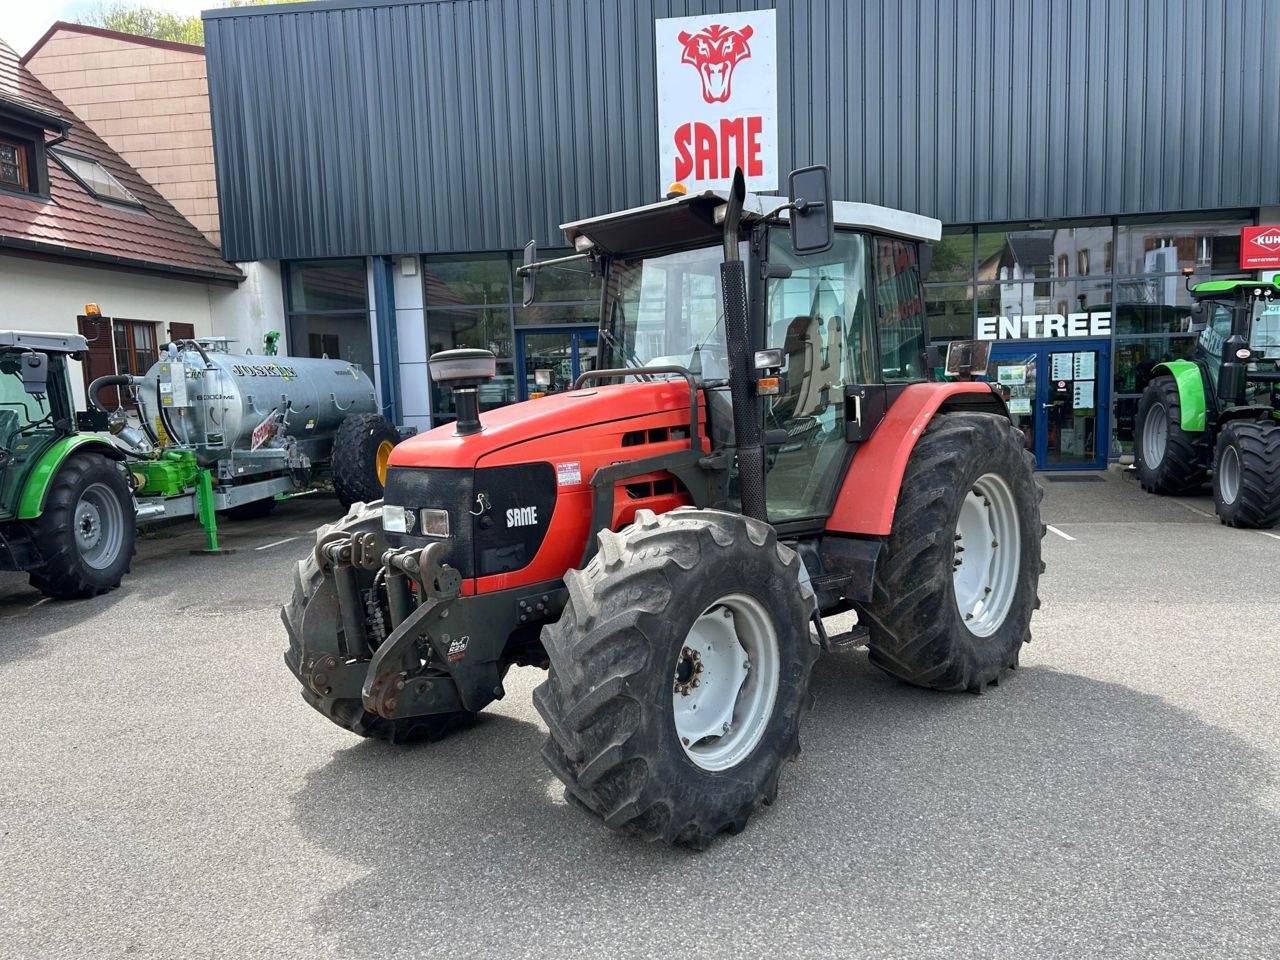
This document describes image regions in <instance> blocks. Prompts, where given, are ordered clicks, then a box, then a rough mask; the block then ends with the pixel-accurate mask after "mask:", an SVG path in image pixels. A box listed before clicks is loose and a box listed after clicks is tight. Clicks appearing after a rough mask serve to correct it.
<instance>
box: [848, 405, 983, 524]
mask: <svg viewBox="0 0 1280 960" xmlns="http://www.w3.org/2000/svg"><path fill="white" fill-rule="evenodd" d="M950 410H968V411H977V412H981V413H994V414H998V415H999V416H1002V417H1005V418H1006V419H1007V418H1008V416H1009V409H1008V407H1006V406H1005V403H1004V400H1002V399H1001V398H1000V397H999V396H998V395H997V394H996V393H994V392H992V389H991V385H990V384H989V383H985V382H981V381H966V382H957V383H913V384H911V385H910V386H908V387H907V388H906V389H904V390H903V391H902V393H901V394H899V396H898V399H897V400H895V401H894V402H893V403H892V404H891V405H890V407H889V411H888V413H886V414H885V418H884V419H883V420H882V421H880V425H879V426H878V427H876V429H875V432H873V433H872V434H871V438H870V439H869V440H867V441H866V443H864V444H862V445H861V446H860V447H859V448H858V450H857V452H856V454H855V455H854V458H853V463H851V464H850V465H849V470H848V472H847V473H846V474H845V476H844V483H843V484H842V485H841V487H840V493H839V494H838V495H837V497H836V504H835V507H834V508H833V509H832V511H831V516H830V517H829V518H828V519H827V530H828V531H830V532H833V533H854V534H861V535H863V536H887V535H888V534H889V532H890V531H891V530H892V529H893V511H894V509H895V508H896V507H897V505H898V490H899V489H900V488H901V487H902V475H903V473H905V472H906V469H907V461H908V460H909V459H911V451H912V450H914V449H915V445H916V441H917V440H919V439H920V435H921V434H922V433H924V431H925V428H926V427H927V426H929V422H930V421H931V420H932V419H933V418H934V415H935V414H938V413H946V412H948V411H950Z"/></svg>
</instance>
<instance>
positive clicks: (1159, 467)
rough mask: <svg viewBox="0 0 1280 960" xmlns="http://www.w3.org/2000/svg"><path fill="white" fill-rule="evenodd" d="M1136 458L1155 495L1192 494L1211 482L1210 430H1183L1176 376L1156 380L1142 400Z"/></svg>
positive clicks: (1146, 484) (1146, 487) (1147, 486)
mask: <svg viewBox="0 0 1280 960" xmlns="http://www.w3.org/2000/svg"><path fill="white" fill-rule="evenodd" d="M1135 426H1136V428H1137V429H1136V433H1135V436H1134V443H1133V449H1134V459H1135V461H1136V462H1137V466H1138V481H1139V483H1141V484H1142V489H1143V490H1147V491H1149V492H1151V493H1161V494H1172V495H1175V496H1176V495H1178V494H1184V493H1192V492H1194V491H1196V490H1199V489H1200V488H1201V487H1203V486H1204V484H1205V481H1206V480H1208V479H1209V464H1210V461H1211V460H1212V455H1213V446H1212V444H1211V442H1210V437H1209V433H1208V432H1207V431H1203V430H1201V431H1198V432H1196V431H1188V430H1183V429H1182V401H1181V399H1180V398H1179V396H1178V385H1177V383H1176V382H1175V381H1174V379H1173V377H1168V376H1165V377H1156V378H1155V379H1154V380H1152V381H1151V383H1149V384H1147V389H1146V390H1144V391H1143V392H1142V399H1141V400H1139V401H1138V416H1137V419H1136V421H1135Z"/></svg>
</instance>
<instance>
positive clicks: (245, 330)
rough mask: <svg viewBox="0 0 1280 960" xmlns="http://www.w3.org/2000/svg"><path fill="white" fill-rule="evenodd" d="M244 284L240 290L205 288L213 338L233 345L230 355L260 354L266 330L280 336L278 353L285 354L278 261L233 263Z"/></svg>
mask: <svg viewBox="0 0 1280 960" xmlns="http://www.w3.org/2000/svg"><path fill="white" fill-rule="evenodd" d="M236 266H237V267H239V268H240V271H241V273H243V274H244V277H245V279H244V282H243V283H241V284H240V286H238V287H236V288H234V289H232V288H231V287H214V286H211V287H209V314H210V322H211V323H212V327H213V335H214V336H215V337H230V338H231V339H233V340H235V341H236V342H235V343H234V344H232V346H231V352H232V353H246V352H253V353H262V349H263V338H264V337H265V336H266V333H267V331H268V330H278V331H279V332H280V341H279V351H280V353H281V354H287V353H288V352H289V337H288V333H289V331H288V330H286V329H285V322H286V321H285V315H284V287H283V284H282V281H281V278H280V273H281V271H280V261H279V260H255V261H251V262H247V263H237V264H236Z"/></svg>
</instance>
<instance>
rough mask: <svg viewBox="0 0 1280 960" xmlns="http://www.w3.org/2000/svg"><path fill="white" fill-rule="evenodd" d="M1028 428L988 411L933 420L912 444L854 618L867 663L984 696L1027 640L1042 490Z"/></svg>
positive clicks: (920, 682) (1037, 568) (1038, 565)
mask: <svg viewBox="0 0 1280 960" xmlns="http://www.w3.org/2000/svg"><path fill="white" fill-rule="evenodd" d="M1034 470H1035V461H1034V459H1033V458H1032V457H1031V455H1030V454H1029V453H1027V451H1026V450H1025V449H1024V445H1023V437H1022V432H1021V431H1019V430H1018V429H1017V428H1016V427H1014V426H1013V425H1012V424H1010V423H1009V421H1008V419H1007V418H1005V417H1001V416H996V415H993V414H987V413H949V414H943V415H940V416H938V417H935V418H934V419H933V422H932V423H930V424H929V427H928V429H927V430H926V431H925V432H924V434H923V435H922V436H921V437H920V440H919V441H918V442H917V443H916V446H915V449H914V450H913V451H912V453H911V459H910V460H909V461H908V462H907V469H906V472H905V474H904V475H903V478H902V489H901V492H900V494H899V496H898V505H897V509H896V510H895V513H894V518H893V531H892V533H890V535H889V536H888V537H887V538H885V541H884V549H883V552H882V554H881V558H880V561H879V562H878V563H877V564H876V575H875V582H874V584H873V587H872V599H871V601H870V602H869V603H866V604H862V605H861V606H860V607H859V612H860V613H861V614H864V615H865V616H864V617H863V619H864V620H865V622H866V623H867V624H868V626H869V628H870V632H871V644H870V653H871V662H872V663H874V664H875V665H876V666H878V667H880V669H882V670H884V671H885V672H887V673H890V674H892V675H893V676H895V677H898V678H900V679H902V680H905V681H907V682H908V683H912V684H916V685H917V686H921V687H931V688H933V689H936V690H970V691H974V692H981V690H982V688H983V687H985V686H986V685H988V684H992V683H998V682H999V679H1000V676H1001V674H1002V673H1003V672H1004V671H1005V670H1008V669H1010V668H1013V667H1016V666H1017V665H1018V653H1019V651H1020V650H1021V648H1022V645H1023V643H1026V642H1028V641H1029V640H1030V638H1031V633H1030V623H1031V614H1032V611H1034V610H1035V609H1037V608H1038V607H1039V606H1040V600H1039V596H1038V594H1037V589H1038V586H1039V580H1040V573H1041V571H1042V570H1043V569H1044V565H1043V563H1042V562H1041V560H1040V539H1041V538H1042V537H1043V536H1044V525H1043V524H1042V523H1041V521H1040V498H1041V496H1042V495H1043V491H1042V490H1041V489H1040V486H1039V485H1038V484H1037V483H1036V480H1035V473H1034Z"/></svg>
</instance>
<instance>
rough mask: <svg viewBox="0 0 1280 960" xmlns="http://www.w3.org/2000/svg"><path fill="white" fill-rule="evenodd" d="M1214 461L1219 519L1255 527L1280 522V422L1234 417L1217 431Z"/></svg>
mask: <svg viewBox="0 0 1280 960" xmlns="http://www.w3.org/2000/svg"><path fill="white" fill-rule="evenodd" d="M1213 463H1214V467H1213V500H1214V506H1215V507H1216V508H1217V511H1218V519H1219V520H1221V521H1222V522H1223V523H1225V524H1226V525H1227V526H1229V527H1248V528H1252V529H1266V528H1268V527H1274V526H1275V525H1276V523H1278V522H1280V424H1274V423H1266V422H1264V421H1261V420H1233V421H1231V422H1230V423H1228V424H1227V425H1226V426H1225V427H1223V428H1222V432H1221V433H1219V434H1218V446H1217V449H1216V450H1215V451H1214V458H1213Z"/></svg>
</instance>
